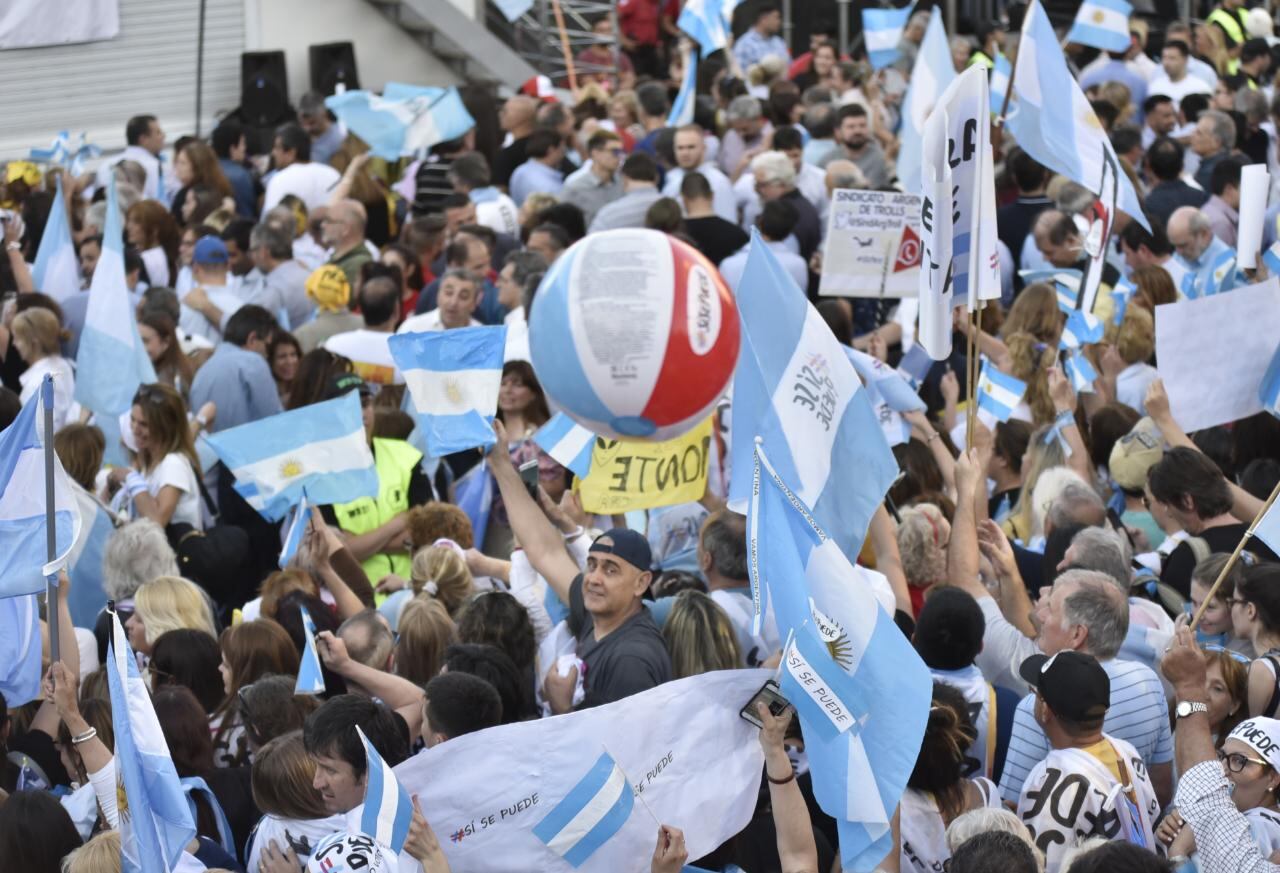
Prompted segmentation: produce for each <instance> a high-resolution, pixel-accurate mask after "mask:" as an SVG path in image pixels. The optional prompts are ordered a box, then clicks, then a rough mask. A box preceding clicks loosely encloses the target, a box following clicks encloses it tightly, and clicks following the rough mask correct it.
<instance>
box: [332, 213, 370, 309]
mask: <svg viewBox="0 0 1280 873" xmlns="http://www.w3.org/2000/svg"><path fill="white" fill-rule="evenodd" d="M366 221H367V218H366V216H365V211H364V206H363V204H361V203H360V201H359V200H349V199H348V200H339V201H338V202H337V203H334V204H333V205H332V206H330V207H329V212H328V214H327V215H325V217H324V224H323V230H322V234H321V235H322V237H323V242H324V244H325V245H326V246H328V247H329V250H330V251H331V252H333V255H332V256H331V257H330V258H329V263H331V264H334V265H335V266H337V267H338V268H339V269H340V270H342V272H344V273H346V274H347V281H348V282H350V283H351V287H352V288H356V287H358V286H359V284H360V268H361V267H363V266H364V265H365V264H367V263H369V262H370V261H372V260H373V254H372V253H370V251H369V247H368V246H366V245H365V244H364V228H365V223H366Z"/></svg>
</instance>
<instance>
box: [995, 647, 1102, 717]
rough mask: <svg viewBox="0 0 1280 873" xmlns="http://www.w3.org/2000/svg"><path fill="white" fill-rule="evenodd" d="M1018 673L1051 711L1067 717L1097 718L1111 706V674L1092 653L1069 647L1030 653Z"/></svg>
mask: <svg viewBox="0 0 1280 873" xmlns="http://www.w3.org/2000/svg"><path fill="white" fill-rule="evenodd" d="M1018 673H1019V675H1021V676H1022V678H1023V679H1024V680H1026V682H1027V684H1028V685H1030V686H1031V687H1032V688H1034V689H1035V690H1036V691H1038V692H1039V693H1040V696H1041V697H1043V698H1044V702H1045V703H1046V704H1048V706H1049V708H1050V709H1051V710H1053V714H1054V715H1056V716H1058V717H1059V718H1064V719H1066V720H1067V721H1075V722H1089V721H1097V720H1098V719H1100V718H1104V717H1105V716H1106V714H1107V709H1108V708H1109V707H1110V706H1111V677H1110V676H1108V675H1107V671H1106V670H1104V669H1102V665H1101V664H1099V663H1098V661H1097V659H1096V658H1094V657H1093V656H1092V655H1086V654H1084V653H1083V652H1076V651H1072V650H1069V649H1068V650H1065V651H1061V652H1058V654H1056V655H1032V656H1031V657H1030V658H1027V660H1025V661H1023V662H1022V666H1021V667H1019V668H1018Z"/></svg>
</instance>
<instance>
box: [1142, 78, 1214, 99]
mask: <svg viewBox="0 0 1280 873" xmlns="http://www.w3.org/2000/svg"><path fill="white" fill-rule="evenodd" d="M1212 93H1213V86H1211V85H1209V84H1208V83H1207V82H1205V81H1204V80H1203V79H1200V78H1198V77H1196V76H1193V75H1191V74H1190V73H1188V74H1187V75H1185V76H1183V77H1182V79H1181V81H1178V82H1175V81H1173V80H1172V79H1170V78H1169V77H1168V75H1166V74H1161V75H1159V76H1156V77H1155V79H1153V80H1152V81H1151V84H1150V85H1149V86H1148V87H1147V96H1148V97H1150V96H1153V95H1155V94H1160V95H1163V96H1165V97H1168V98H1169V99H1170V100H1172V101H1173V102H1174V103H1175V104H1177V105H1182V98H1183V97H1186V96H1187V95H1188V94H1212Z"/></svg>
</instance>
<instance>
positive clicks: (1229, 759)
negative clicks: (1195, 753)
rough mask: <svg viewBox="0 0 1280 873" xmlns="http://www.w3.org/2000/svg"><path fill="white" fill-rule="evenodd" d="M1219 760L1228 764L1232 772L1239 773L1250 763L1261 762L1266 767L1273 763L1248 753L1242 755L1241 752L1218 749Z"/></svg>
mask: <svg viewBox="0 0 1280 873" xmlns="http://www.w3.org/2000/svg"><path fill="white" fill-rule="evenodd" d="M1218 760H1219V761H1221V762H1222V763H1223V765H1225V766H1226V768H1227V770H1229V771H1230V772H1232V773H1239V772H1241V771H1242V770H1244V768H1245V767H1246V766H1247V765H1249V764H1261V765H1262V766H1264V767H1270V766H1271V764H1269V763H1268V762H1266V761H1264V760H1262V759H1261V758H1250V757H1249V756H1248V755H1242V754H1240V753H1239V752H1231V753H1229V754H1228V753H1227V752H1224V751H1222V750H1221V749H1219V750H1218Z"/></svg>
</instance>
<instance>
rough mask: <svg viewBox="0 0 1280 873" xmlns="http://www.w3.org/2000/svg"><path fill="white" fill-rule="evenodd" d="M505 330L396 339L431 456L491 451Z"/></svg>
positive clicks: (464, 329) (465, 330)
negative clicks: (482, 448)
mask: <svg viewBox="0 0 1280 873" xmlns="http://www.w3.org/2000/svg"><path fill="white" fill-rule="evenodd" d="M506 343H507V329H506V327H462V328H458V329H456V330H438V331H432V332H430V333H402V334H397V335H396V336H393V337H392V338H391V339H390V341H389V345H390V347H391V357H392V358H393V359H394V360H395V362H396V366H397V367H399V368H400V372H401V373H403V374H404V382H405V385H407V386H408V387H409V395H410V396H411V397H412V398H413V408H414V417H415V418H416V419H417V423H418V429H419V430H420V431H421V432H422V435H423V437H424V438H425V439H426V443H427V450H428V453H429V454H430V455H432V456H433V457H437V458H443V457H444V456H445V455H448V454H450V453H452V452H460V451H463V450H465V449H473V448H475V447H477V446H481V447H483V446H491V445H493V442H494V435H493V418H494V416H495V415H496V414H497V412H498V389H499V388H500V387H501V386H502V354H503V350H504V349H505V347H506Z"/></svg>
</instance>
